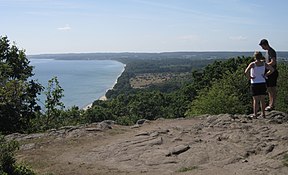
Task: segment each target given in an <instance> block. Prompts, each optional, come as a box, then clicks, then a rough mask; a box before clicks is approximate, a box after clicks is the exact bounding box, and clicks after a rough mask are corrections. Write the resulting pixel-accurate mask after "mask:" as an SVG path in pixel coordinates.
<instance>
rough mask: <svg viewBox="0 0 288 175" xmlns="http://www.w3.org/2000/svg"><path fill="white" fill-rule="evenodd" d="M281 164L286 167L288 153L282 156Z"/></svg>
mask: <svg viewBox="0 0 288 175" xmlns="http://www.w3.org/2000/svg"><path fill="white" fill-rule="evenodd" d="M283 164H284V165H285V166H287V167H288V154H285V155H284V157H283Z"/></svg>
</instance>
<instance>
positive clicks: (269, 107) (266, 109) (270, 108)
mask: <svg viewBox="0 0 288 175" xmlns="http://www.w3.org/2000/svg"><path fill="white" fill-rule="evenodd" d="M272 110H273V107H271V106H267V107H266V108H265V111H272Z"/></svg>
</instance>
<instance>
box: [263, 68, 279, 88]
mask: <svg viewBox="0 0 288 175" xmlns="http://www.w3.org/2000/svg"><path fill="white" fill-rule="evenodd" d="M277 79H278V71H277V70H275V71H274V72H273V73H272V74H271V75H269V76H267V79H266V84H267V87H275V86H277Z"/></svg>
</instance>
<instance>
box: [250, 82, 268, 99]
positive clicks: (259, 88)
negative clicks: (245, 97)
mask: <svg viewBox="0 0 288 175" xmlns="http://www.w3.org/2000/svg"><path fill="white" fill-rule="evenodd" d="M266 91H267V87H266V83H255V84H251V93H252V96H258V95H266Z"/></svg>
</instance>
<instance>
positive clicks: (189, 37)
mask: <svg viewBox="0 0 288 175" xmlns="http://www.w3.org/2000/svg"><path fill="white" fill-rule="evenodd" d="M177 39H179V40H196V39H199V36H197V35H184V36H179V37H177Z"/></svg>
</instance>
